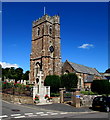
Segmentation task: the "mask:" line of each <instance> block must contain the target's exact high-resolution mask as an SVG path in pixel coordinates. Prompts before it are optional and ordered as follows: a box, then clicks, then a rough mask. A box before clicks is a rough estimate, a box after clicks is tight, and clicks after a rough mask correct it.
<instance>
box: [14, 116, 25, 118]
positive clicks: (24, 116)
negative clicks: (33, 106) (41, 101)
mask: <svg viewBox="0 0 110 120" xmlns="http://www.w3.org/2000/svg"><path fill="white" fill-rule="evenodd" d="M24 117H26V116H17V117H14V118H24Z"/></svg>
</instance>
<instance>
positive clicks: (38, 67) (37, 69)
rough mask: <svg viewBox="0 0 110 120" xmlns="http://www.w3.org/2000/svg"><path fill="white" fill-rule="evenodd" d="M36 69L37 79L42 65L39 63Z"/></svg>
mask: <svg viewBox="0 0 110 120" xmlns="http://www.w3.org/2000/svg"><path fill="white" fill-rule="evenodd" d="M35 69H36V70H35V72H36V77H37V74H38V73H39V71H40V63H39V62H37V63H36V67H35Z"/></svg>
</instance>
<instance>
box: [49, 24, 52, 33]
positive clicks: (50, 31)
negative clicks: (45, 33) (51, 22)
mask: <svg viewBox="0 0 110 120" xmlns="http://www.w3.org/2000/svg"><path fill="white" fill-rule="evenodd" d="M49 33H50V34H52V26H50V27H49Z"/></svg>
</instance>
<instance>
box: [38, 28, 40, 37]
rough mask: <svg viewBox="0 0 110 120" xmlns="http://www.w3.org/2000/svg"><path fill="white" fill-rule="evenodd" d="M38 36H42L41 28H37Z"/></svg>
mask: <svg viewBox="0 0 110 120" xmlns="http://www.w3.org/2000/svg"><path fill="white" fill-rule="evenodd" d="M37 35H38V36H39V35H40V28H39V27H38V28H37Z"/></svg>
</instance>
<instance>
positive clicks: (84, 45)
mask: <svg viewBox="0 0 110 120" xmlns="http://www.w3.org/2000/svg"><path fill="white" fill-rule="evenodd" d="M90 47H94V45H93V44H83V45H81V46H79V47H78V48H82V49H89V48H90Z"/></svg>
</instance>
